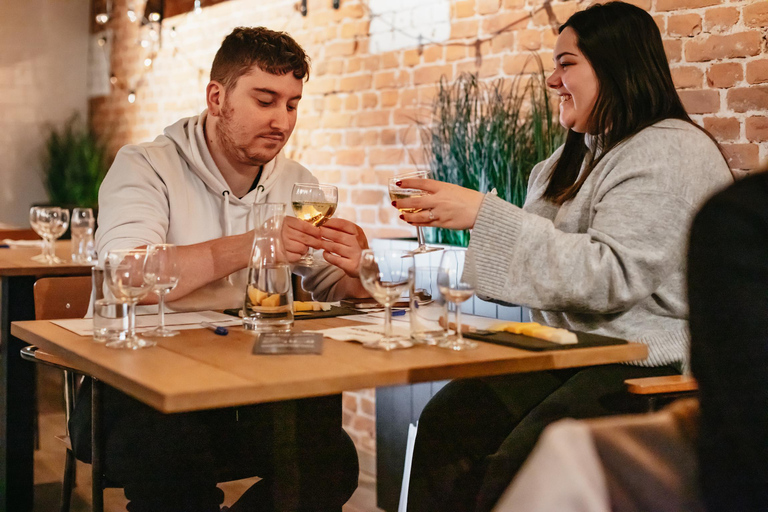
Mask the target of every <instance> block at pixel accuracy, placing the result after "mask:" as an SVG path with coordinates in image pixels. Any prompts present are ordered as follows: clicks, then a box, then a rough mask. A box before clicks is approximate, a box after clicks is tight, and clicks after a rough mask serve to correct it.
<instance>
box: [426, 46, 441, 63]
mask: <svg viewBox="0 0 768 512" xmlns="http://www.w3.org/2000/svg"><path fill="white" fill-rule="evenodd" d="M443 53H444V51H443V46H442V45H439V44H433V45H431V46H428V47H427V48H426V49H425V50H424V54H423V55H422V58H423V59H424V62H425V63H432V62H436V61H438V60H443Z"/></svg>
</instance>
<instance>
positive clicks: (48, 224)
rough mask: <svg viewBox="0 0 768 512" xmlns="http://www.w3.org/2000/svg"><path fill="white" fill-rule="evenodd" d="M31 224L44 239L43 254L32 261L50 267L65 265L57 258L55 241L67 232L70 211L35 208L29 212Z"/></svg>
mask: <svg viewBox="0 0 768 512" xmlns="http://www.w3.org/2000/svg"><path fill="white" fill-rule="evenodd" d="M29 223H30V225H31V226H32V229H34V230H35V232H36V233H37V234H38V235H40V236H41V237H42V239H43V254H41V255H39V256H34V257H33V258H32V259H33V260H35V261H41V262H43V263H46V264H48V265H53V264H55V263H63V260H62V259H60V258H59V257H57V256H56V247H55V241H56V239H57V238H59V237H60V236H61V235H63V234H64V232H65V231H66V230H67V226H68V225H69V210H67V209H66V208H59V207H58V206H33V207H32V208H31V209H30V211H29Z"/></svg>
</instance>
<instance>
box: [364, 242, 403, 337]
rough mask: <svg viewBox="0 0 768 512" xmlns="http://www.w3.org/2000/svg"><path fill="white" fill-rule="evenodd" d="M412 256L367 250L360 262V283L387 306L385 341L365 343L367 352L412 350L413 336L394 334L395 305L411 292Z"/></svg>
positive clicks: (390, 251)
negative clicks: (401, 297) (411, 337)
mask: <svg viewBox="0 0 768 512" xmlns="http://www.w3.org/2000/svg"><path fill="white" fill-rule="evenodd" d="M412 268H413V255H412V254H411V253H410V252H408V251H397V250H392V249H381V250H373V249H365V250H364V251H363V252H362V255H361V258H360V281H361V282H362V283H363V287H364V288H365V289H366V290H367V291H368V293H370V294H371V296H372V297H373V298H374V299H376V302H378V303H379V304H381V305H382V306H384V337H383V338H381V339H380V340H378V341H374V342H371V343H365V344H364V345H363V346H364V347H366V348H374V349H378V350H394V349H398V348H409V347H412V346H413V342H412V341H411V340H410V336H394V335H393V334H392V305H393V304H394V303H395V302H397V300H398V299H399V298H400V296H401V295H403V293H404V292H405V291H406V290H408V287H409V285H410V282H411V280H412V279H413V273H412V272H409V270H410V269H412Z"/></svg>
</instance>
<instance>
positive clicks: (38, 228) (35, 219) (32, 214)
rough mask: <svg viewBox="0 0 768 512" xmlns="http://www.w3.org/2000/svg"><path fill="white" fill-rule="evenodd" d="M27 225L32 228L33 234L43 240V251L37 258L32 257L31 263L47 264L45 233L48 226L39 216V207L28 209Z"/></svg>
mask: <svg viewBox="0 0 768 512" xmlns="http://www.w3.org/2000/svg"><path fill="white" fill-rule="evenodd" d="M29 225H30V226H31V227H32V229H33V230H34V232H35V233H37V234H38V236H39V237H40V238H41V239H42V240H43V250H42V252H41V253H40V254H38V255H37V256H33V257H32V260H33V261H39V262H42V263H47V262H48V240H47V239H46V232H47V230H48V225H47V224H46V223H45V222H44V219H43V217H42V216H41V214H40V207H39V206H33V207H32V208H30V209H29Z"/></svg>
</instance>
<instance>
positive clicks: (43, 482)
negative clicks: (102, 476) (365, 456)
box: [34, 365, 383, 512]
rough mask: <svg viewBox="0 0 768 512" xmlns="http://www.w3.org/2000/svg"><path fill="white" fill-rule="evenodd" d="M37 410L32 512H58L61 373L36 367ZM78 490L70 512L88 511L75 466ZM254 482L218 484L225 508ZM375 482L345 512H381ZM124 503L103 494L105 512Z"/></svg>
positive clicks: (84, 477) (82, 469) (86, 488)
mask: <svg viewBox="0 0 768 512" xmlns="http://www.w3.org/2000/svg"><path fill="white" fill-rule="evenodd" d="M38 395H39V397H38V407H39V410H40V415H39V421H40V449H39V450H37V451H36V452H35V507H34V512H54V511H56V510H58V509H59V500H60V498H61V482H62V480H63V475H64V458H65V449H64V445H63V444H62V443H61V442H60V441H59V440H57V439H56V438H55V436H56V435H61V434H63V433H64V407H63V404H62V400H63V399H62V393H61V372H60V371H58V370H56V369H53V368H49V367H44V366H43V365H38ZM77 464H78V466H77V486H76V487H75V490H74V493H73V495H72V508H71V511H72V512H85V511H89V510H91V495H90V489H91V467H90V465H88V464H83V463H81V462H78V463H77ZM256 481H257V479H255V478H251V479H246V480H238V481H236V482H226V483H223V484H219V486H220V487H221V488H222V489H223V490H224V494H225V500H224V505H231V504H232V503H233V502H235V501H237V498H238V497H240V495H241V494H242V493H243V492H245V491H246V490H247V489H248V488H249V487H250V486H251V485H252V484H253V483H254V482H256ZM375 488H376V482H375V481H374V480H372V479H370V478H361V480H360V483H359V486H358V488H357V491H355V494H353V495H352V498H350V500H349V502H347V504H346V505H344V509H343V510H344V512H383V511H381V510H380V509H379V508H377V507H376V491H375ZM126 503H127V501H126V499H125V497H124V496H123V491H122V489H106V490H105V491H104V510H105V512H118V511H124V510H125V506H126Z"/></svg>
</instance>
